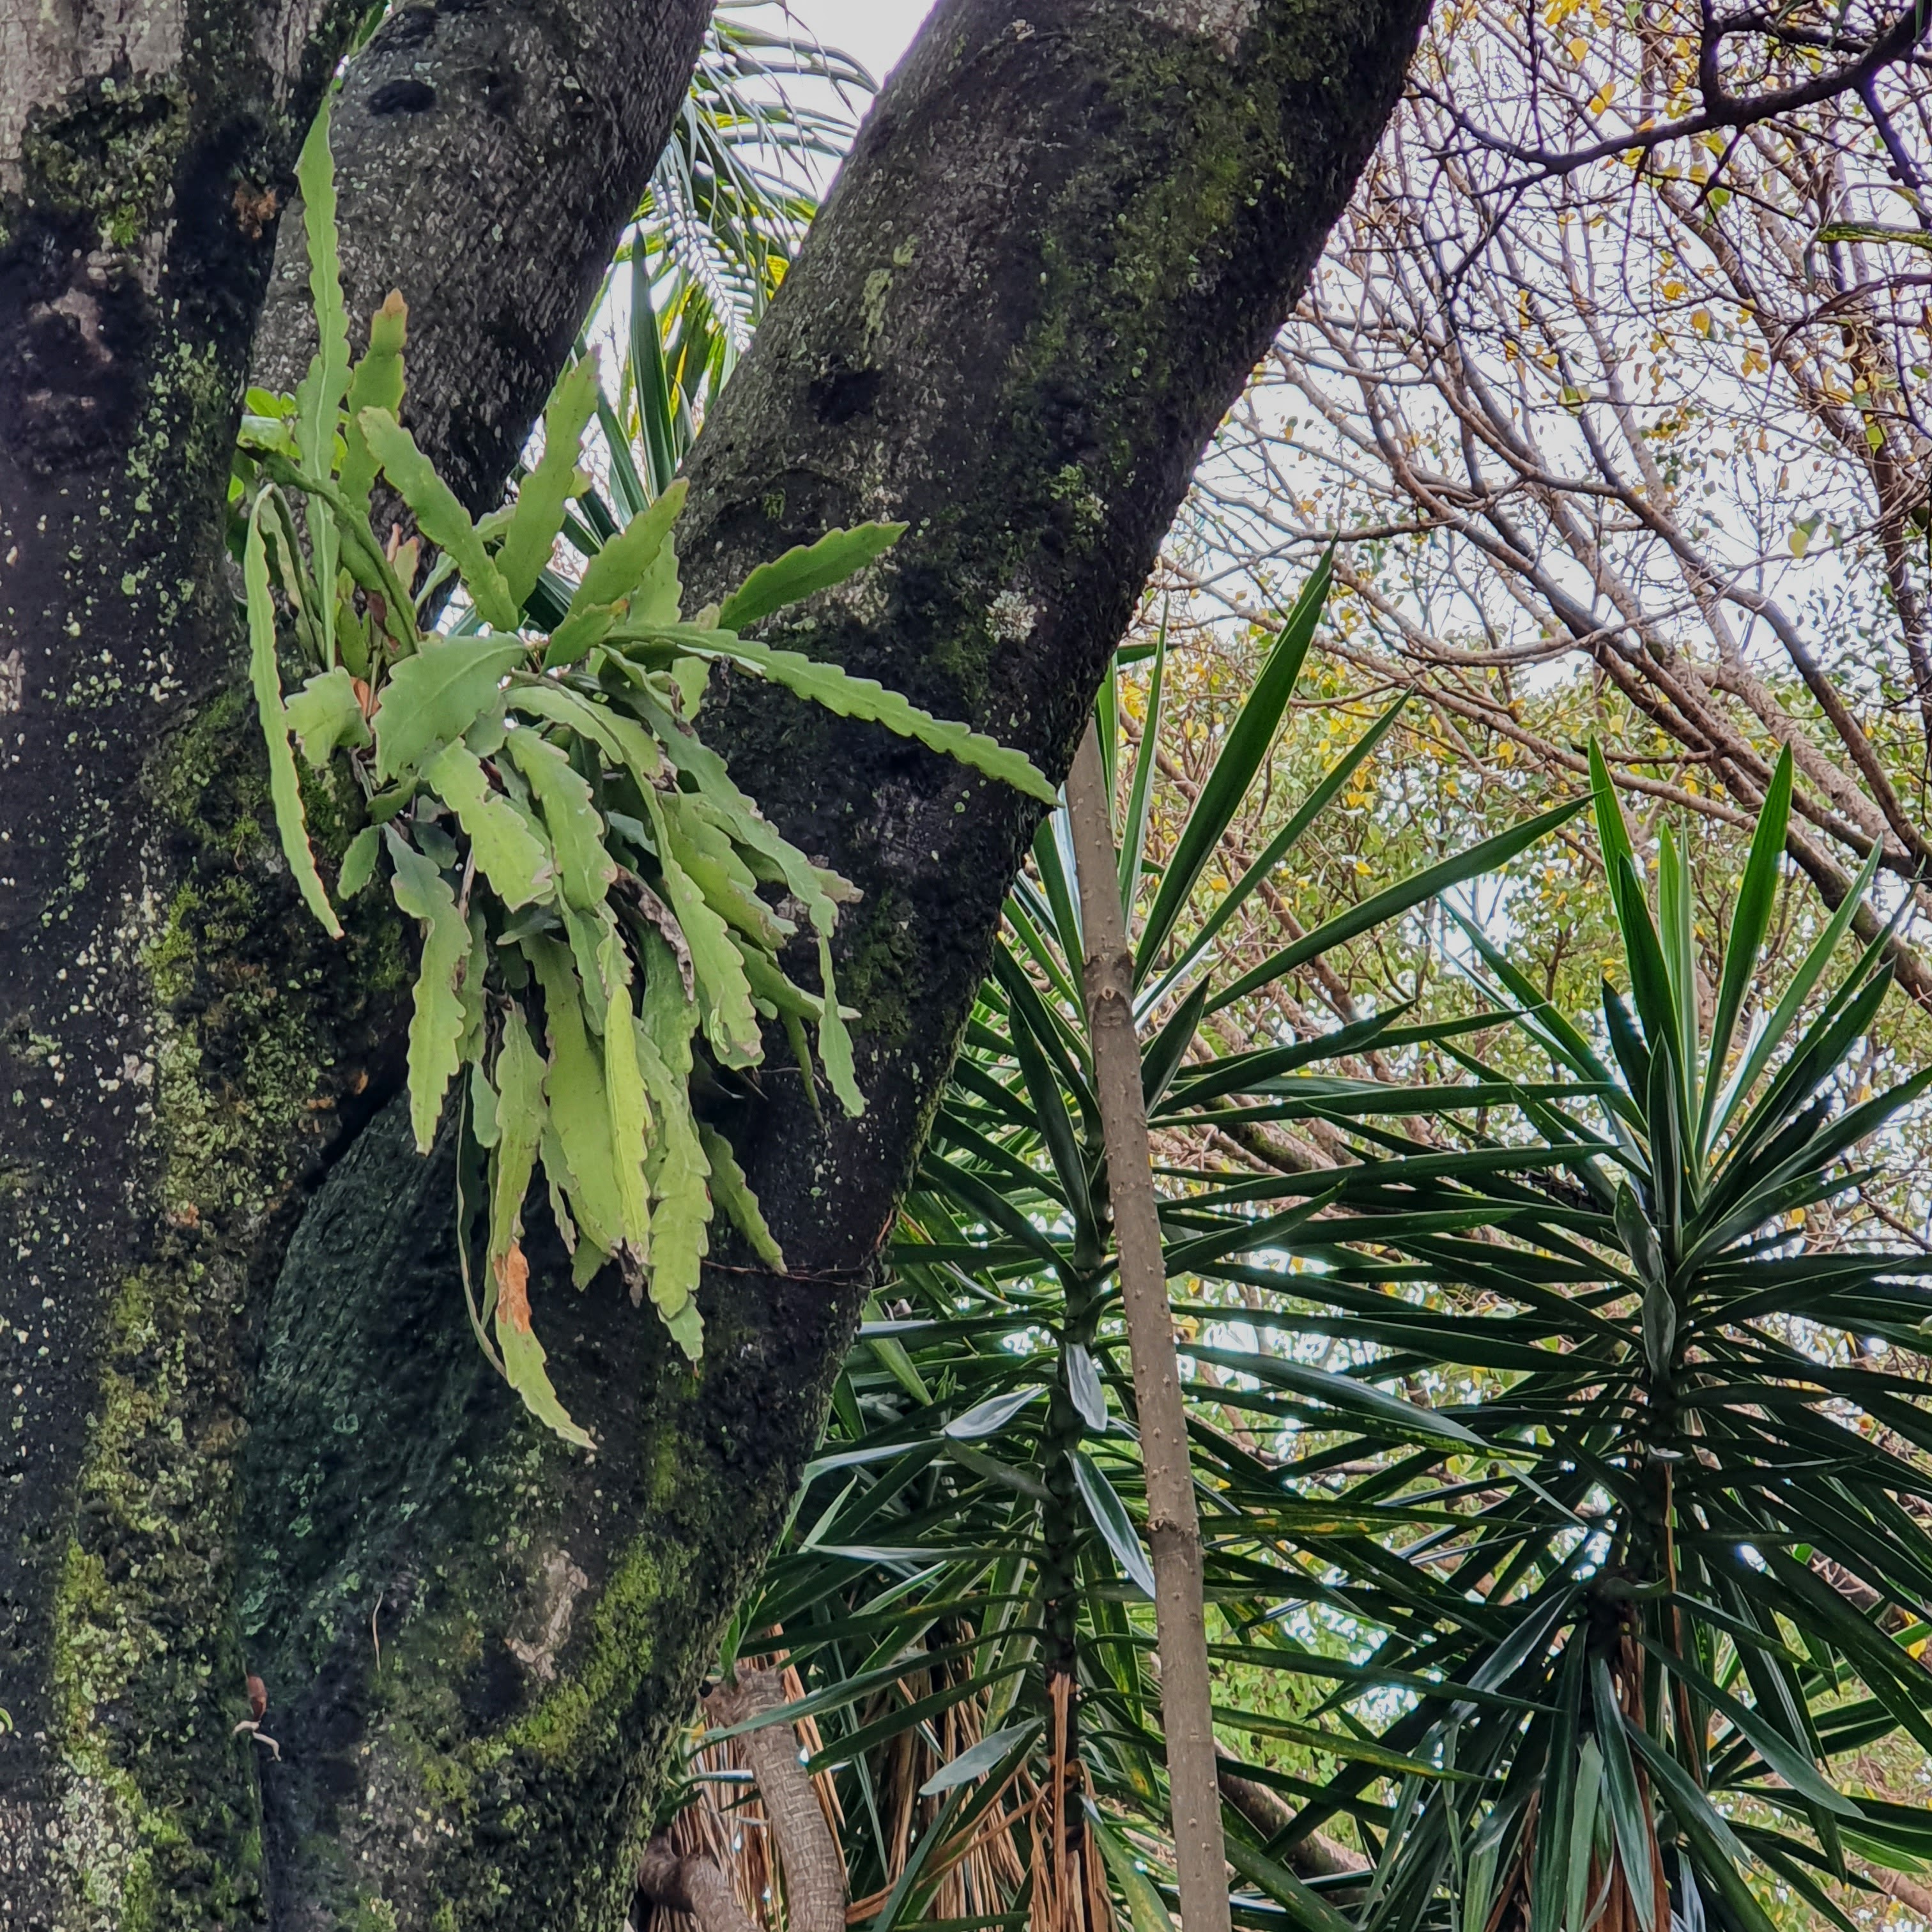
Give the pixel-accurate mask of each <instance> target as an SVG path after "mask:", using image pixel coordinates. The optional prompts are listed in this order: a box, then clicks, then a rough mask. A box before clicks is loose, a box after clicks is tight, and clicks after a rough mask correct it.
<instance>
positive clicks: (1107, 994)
mask: <svg viewBox="0 0 1932 1932" xmlns="http://www.w3.org/2000/svg"><path fill="white" fill-rule="evenodd" d="M1112 804H1113V801H1112V798H1111V797H1110V796H1109V789H1108V785H1107V780H1106V772H1105V771H1104V770H1103V768H1102V766H1101V763H1100V739H1099V737H1098V736H1097V734H1096V733H1095V731H1094V726H1093V724H1092V723H1091V721H1090V722H1089V723H1088V727H1087V731H1086V735H1085V736H1084V737H1082V739H1081V740H1080V748H1079V751H1076V753H1075V754H1074V756H1073V771H1072V772H1070V774H1069V775H1068V777H1067V814H1068V816H1069V817H1070V818H1071V819H1072V820H1073V853H1074V860H1075V863H1076V865H1077V866H1078V868H1079V874H1080V929H1081V933H1082V938H1083V941H1084V943H1085V947H1086V953H1087V957H1086V961H1085V970H1084V971H1083V973H1082V985H1083V987H1084V989H1085V994H1086V1001H1087V1031H1088V1039H1089V1040H1090V1041H1091V1043H1092V1046H1093V1050H1094V1083H1095V1085H1096V1086H1097V1088H1098V1089H1099V1093H1100V1124H1101V1130H1102V1132H1103V1134H1104V1135H1105V1136H1106V1147H1107V1176H1108V1185H1109V1192H1110V1195H1111V1198H1112V1207H1113V1216H1114V1241H1115V1248H1116V1250H1117V1252H1118V1258H1119V1259H1118V1268H1119V1273H1120V1277H1121V1301H1122V1303H1123V1304H1124V1307H1125V1309H1126V1312H1127V1346H1128V1350H1129V1352H1130V1354H1131V1355H1132V1356H1133V1371H1134V1403H1135V1407H1136V1412H1137V1413H1138V1415H1139V1420H1140V1431H1141V1454H1142V1458H1143V1460H1144V1461H1145V1465H1146V1469H1147V1496H1148V1541H1149V1542H1150V1543H1151V1544H1152V1545H1153V1546H1154V1583H1155V1592H1154V1628H1155V1633H1156V1635H1157V1638H1158V1640H1159V1643H1160V1703H1161V1721H1162V1729H1163V1732H1164V1733H1165V1734H1166V1739H1167V1772H1168V1787H1169V1793H1170V1795H1171V1798H1172V1806H1173V1819H1172V1822H1173V1827H1174V1857H1175V1865H1176V1867H1178V1870H1179V1873H1180V1876H1181V1924H1182V1925H1183V1926H1184V1927H1185V1932H1229V1912H1228V1861H1227V1854H1226V1849H1225V1845H1224V1841H1223V1837H1222V1831H1221V1785H1220V1769H1219V1767H1218V1766H1217V1763H1216V1762H1215V1754H1214V1708H1213V1706H1214V1696H1213V1688H1214V1687H1213V1680H1212V1679H1211V1678H1210V1676H1209V1675H1208V1626H1207V1612H1206V1608H1205V1602H1204V1599H1203V1595H1202V1576H1201V1521H1200V1518H1199V1515H1198V1514H1196V1510H1195V1506H1194V1478H1193V1467H1192V1465H1191V1463H1190V1460H1189V1457H1188V1453H1187V1412H1186V1410H1185V1409H1184V1406H1182V1403H1181V1374H1180V1370H1179V1367H1178V1364H1177V1363H1176V1361H1175V1346H1174V1322H1173V1318H1172V1316H1171V1315H1170V1314H1169V1310H1168V1305H1167V1262H1166V1255H1165V1253H1164V1252H1163V1248H1162V1246H1161V1238H1160V1208H1159V1204H1158V1202H1157V1200H1156V1199H1155V1196H1154V1166H1153V1161H1152V1159H1151V1153H1150V1150H1149V1148H1148V1127H1147V1110H1146V1106H1145V1101H1144V1100H1143V1098H1142V1085H1141V1052H1140V1043H1139V1039H1138V1037H1137V1036H1136V1033H1135V1031H1134V1003H1133V984H1134V980H1133V972H1134V962H1133V953H1132V951H1131V950H1130V948H1129V947H1128V944H1127V921H1126V919H1125V918H1124V916H1123V914H1122V912H1121V892H1120V883H1119V877H1120V875H1119V867H1118V858H1117V856H1116V855H1115V850H1114V834H1113V826H1112V818H1113V813H1112Z"/></svg>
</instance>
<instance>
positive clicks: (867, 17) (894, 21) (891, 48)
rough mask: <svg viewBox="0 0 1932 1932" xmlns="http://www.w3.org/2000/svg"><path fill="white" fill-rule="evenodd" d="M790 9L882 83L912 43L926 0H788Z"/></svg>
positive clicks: (922, 15)
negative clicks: (867, 69)
mask: <svg viewBox="0 0 1932 1932" xmlns="http://www.w3.org/2000/svg"><path fill="white" fill-rule="evenodd" d="M790 5H791V10H792V12H793V13H794V14H796V16H797V17H798V18H799V20H801V21H802V22H803V23H804V24H805V26H807V27H808V28H811V31H813V32H814V34H817V36H818V37H819V38H820V40H822V41H823V42H824V43H825V44H826V46H829V47H838V48H839V49H842V50H843V51H844V52H846V53H848V54H850V55H852V56H853V58H854V59H855V60H857V61H858V62H860V63H861V64H862V65H864V66H865V67H867V68H869V69H870V70H871V72H872V73H873V74H874V75H875V76H876V77H877V78H878V79H879V80H884V79H885V77H886V75H887V74H889V72H890V71H891V70H892V64H893V62H895V61H896V60H897V59H898V57H899V56H900V55H901V54H902V53H904V52H905V50H906V49H907V47H908V46H910V44H911V43H912V37H913V34H916V32H917V31H919V23H920V21H922V20H924V19H925V17H926V14H927V13H928V12H929V10H930V8H929V0H790Z"/></svg>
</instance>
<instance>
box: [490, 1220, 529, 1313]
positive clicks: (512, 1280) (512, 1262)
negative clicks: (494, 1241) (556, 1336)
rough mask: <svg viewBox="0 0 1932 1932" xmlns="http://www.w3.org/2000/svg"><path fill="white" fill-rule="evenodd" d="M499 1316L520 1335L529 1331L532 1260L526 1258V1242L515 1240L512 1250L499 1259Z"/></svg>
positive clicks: (497, 1288)
mask: <svg viewBox="0 0 1932 1932" xmlns="http://www.w3.org/2000/svg"><path fill="white" fill-rule="evenodd" d="M496 1318H497V1319H498V1320H499V1321H501V1322H508V1324H509V1325H510V1326H511V1328H514V1329H515V1331H517V1334H519V1335H527V1334H529V1332H530V1265H529V1262H527V1261H526V1260H525V1259H523V1244H522V1243H521V1242H520V1241H512V1242H511V1244H510V1251H509V1253H508V1254H506V1255H504V1256H501V1257H499V1259H498V1260H497V1262H496Z"/></svg>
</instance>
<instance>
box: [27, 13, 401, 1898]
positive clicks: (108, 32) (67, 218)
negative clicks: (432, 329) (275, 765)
mask: <svg viewBox="0 0 1932 1932" xmlns="http://www.w3.org/2000/svg"><path fill="white" fill-rule="evenodd" d="M353 17H354V9H353V7H351V6H350V5H344V4H341V0H324V3H323V4H321V5H309V4H304V5H286V4H285V5H266V6H260V7H257V6H250V7H236V6H230V5H226V4H225V0H190V3H189V4H181V0H133V4H130V5H127V6H125V7H121V8H120V9H118V10H114V11H113V17H112V19H111V21H110V18H109V17H108V15H107V14H104V13H100V12H98V11H91V10H88V9H86V8H67V7H29V8H21V7H14V8H10V9H9V10H7V12H6V13H5V16H4V17H0V1254H4V1256H5V1262H6V1265H5V1268H4V1270H0V1416H4V1418H5V1427H4V1430H0V1444H4V1445H5V1447H4V1452H0V1454H3V1457H4V1460H0V1709H4V1710H5V1711H6V1712H7V1714H8V1715H9V1718H10V1725H9V1724H0V1923H5V1924H7V1925H9V1926H16V1925H17V1926H21V1927H43V1926H51V1925H53V1924H89V1925H92V1924H101V1925H110V1924H115V1925H118V1924H123V1923H127V1922H138V1920H139V1914H140V1912H142V1911H144V1910H145V1911H149V1912H158V1911H159V1910H160V1906H158V1905H157V1900H169V1901H171V1903H170V1904H169V1911H170V1912H172V1914H174V1915H175V1918H181V1917H187V1918H193V1919H194V1920H195V1922H202V1920H203V1919H204V1918H205V1917H206V1916H208V1915H212V1914H213V1913H214V1911H215V1905H214V1901H217V1900H219V1901H221V1905H220V1909H221V1910H223V1911H226V1910H229V1909H236V1910H245V1909H247V1907H248V1902H249V1901H250V1900H251V1899H252V1898H253V1897H254V1893H255V1889H256V1879H255V1873H254V1864H255V1861H256V1858H257V1853H256V1852H255V1850H254V1820H253V1813H254V1796H253V1793H252V1791H251V1788H250V1784H249V1781H248V1758H247V1752H246V1749H245V1748H243V1749H242V1750H240V1751H238V1750H237V1749H236V1748H234V1747H233V1745H231V1742H230V1739H229V1726H230V1724H231V1723H232V1722H233V1721H235V1720H236V1719H238V1718H240V1717H242V1715H245V1712H246V1709H247V1704H246V1700H245V1692H244V1688H243V1685H242V1674H241V1671H240V1669H239V1659H238V1658H237V1657H236V1653H235V1651H234V1648H233V1643H232V1640H231V1639H230V1637H229V1634H228V1631H227V1628H226V1621H225V1616H224V1610H223V1606H224V1604H225V1601H226V1594H227V1585H228V1581H229V1578H230V1577H232V1575H233V1556H232V1551H231V1549H230V1546H229V1537H228V1532H229V1525H230V1521H231V1518H232V1514H233V1495H234V1484H233V1470H234V1460H235V1451H236V1447H237V1445H238V1443H239V1435H240V1426H239V1415H240V1406H241V1400H242V1388H241V1365H242V1359H243V1356H244V1354H245V1349H244V1346H243V1344H244V1341H245V1334H246V1327H247V1323H246V1316H247V1311H248V1307H249V1305H250V1302H251V1297H253V1296H255V1295H258V1294H259V1292H260V1290H261V1289H263V1288H266V1285H267V1282H268V1280H269V1277H270V1274H271V1272H272V1267H273V1263H274V1259H275V1256H276V1254H277V1253H278V1250H279V1247H280V1246H281V1243H282V1241H285V1240H286V1238H287V1231H288V1229H289V1227H290V1225H291V1224H292V1222H293V1212H292V1208H293V1202H294V1201H295V1199H296V1196H297V1195H298V1194H299V1191H300V1190H301V1189H302V1186H303V1185H304V1184H305V1181H306V1179H307V1178H308V1176H309V1175H310V1174H311V1172H312V1170H313V1169H314V1166H315V1165H316V1163H317V1158H318V1157H319V1155H320V1152H321V1151H322V1150H323V1148H325V1147H326V1145H327V1144H328V1142H329V1139H331V1137H332V1134H333V1133H335V1131H336V1130H338V1127H339V1125H340V1124H341V1122H342V1121H344V1119H346V1118H347V1117H348V1116H350V1115H352V1114H353V1111H354V1097H353V1096H354V1090H355V1089H356V1087H357V1086H358V1085H359V1084H361V1083H362V1082H364V1081H365V1080H366V1078H367V1074H366V1070H367V1069H368V1067H370V1066H371V1065H372V1064H380V1058H381V1055H382V1053H383V1049H384V1043H385V1042H386V1040H387V1039H388V1037H389V1034H390V1031H391V1028H390V1026H389V1010H390V1007H392V1004H393V991H394V986H395V981H396V969H397V968H399V966H400V964H401V960H400V953H399V947H398V943H397V941H395V938H392V937H383V938H378V937H374V936H372V935H370V934H369V933H368V932H359V934H358V935H357V937H356V939H355V941H353V943H352V944H350V945H349V946H348V947H346V948H344V949H343V950H341V952H338V953H335V954H333V955H332V956H329V957H325V954H326V953H327V952H328V951H329V949H327V948H326V947H324V946H323V945H321V944H318V943H317V941H318V938H319V935H316V934H315V933H314V932H313V931H312V929H311V928H310V927H309V926H308V922H306V921H305V920H304V919H302V917H301V916H300V913H299V910H298V909H297V908H296V907H295V906H294V905H293V895H291V894H290V892H288V891H287V889H286V870H285V868H284V866H283V865H282V864H281V859H280V858H279V856H278V854H277V853H276V852H275V848H274V844H273V839H272V833H271V834H270V835H269V836H267V837H265V836H264V835H263V828H264V827H265V826H267V825H268V824H269V820H268V818H267V817H266V797H265V794H264V790H263V787H262V786H261V784H260V781H259V778H258V775H257V765H258V763H259V757H251V755H250V745H249V736H248V734H249V733H251V732H252V731H253V730H254V726H253V724H252V721H251V719H250V718H249V716H248V713H247V712H246V711H245V709H244V708H243V707H242V705H241V704H240V703H239V701H238V700H237V698H236V695H235V690H234V685H233V676H234V673H235V670H236V664H237V657H236V649H235V646H236V626H235V625H234V623H233V613H232V610H231V608H230V598H229V592H228V591H227V589H226V585H225V583H224V581H223V570H222V566H223V546H222V519H221V515H220V505H221V501H222V492H223V487H224V484H225V482H226V473H227V469H228V463H229V454H230V452H231V450H232V448H233V437H234V426H235V413H236V404H237V402H238V401H239V394H240V387H241V383H242V377H243V374H244V371H245V369H246V368H247V364H248V353H249V349H250V344H251V336H252V333H253V329H254V319H255V315H256V312H257V308H258V307H259V305H260V299H261V293H262V289H263V284H264V281H265V278H266V275H267V272H268V267H269V251H270V249H271V247H272V242H273V227H272V217H273V213H274V209H275V204H276V199H277V196H278V193H279V192H280V191H281V189H282V188H283V187H284V186H285V185H286V181H287V174H288V171H289V168H290V163H291V161H292V159H293V152H294V143H295V142H296V140H297V139H299V136H300V132H301V130H302V127H303V126H304V124H305V123H306V121H307V120H308V116H309V115H310V113H311V112H312V110H313V108H314V103H315V101H316V99H317V96H318V95H319V92H320V88H321V86H322V84H323V80H324V79H325V78H326V75H327V74H328V72H329V68H330V67H331V66H332V64H333V62H334V60H335V55H336V52H337V51H338V49H339V48H340V46H341V44H342V43H343V41H344V39H345V38H346V37H347V33H348V31H349V29H350V26H352V25H353ZM315 810H316V814H317V823H318V830H319V832H320V835H322V836H323V838H324V839H325V840H326V839H327V838H329V836H330V835H332V833H333V832H335V829H336V828H337V827H338V826H339V824H340V823H341V813H340V811H339V809H338V802H337V801H336V800H335V799H334V798H333V797H332V796H330V795H329V794H328V793H326V792H319V793H317V798H316V801H315ZM345 965H346V968H347V970H344V968H345ZM339 1103H347V1104H339ZM176 1901H178V1903H177V1902H176ZM169 1922H174V1919H173V1918H170V1919H169Z"/></svg>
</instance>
